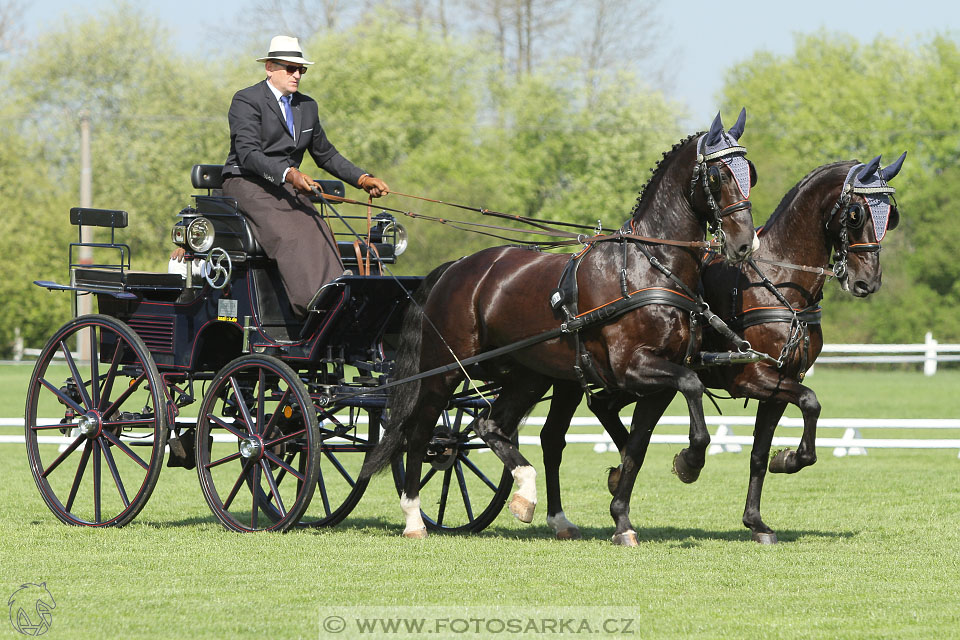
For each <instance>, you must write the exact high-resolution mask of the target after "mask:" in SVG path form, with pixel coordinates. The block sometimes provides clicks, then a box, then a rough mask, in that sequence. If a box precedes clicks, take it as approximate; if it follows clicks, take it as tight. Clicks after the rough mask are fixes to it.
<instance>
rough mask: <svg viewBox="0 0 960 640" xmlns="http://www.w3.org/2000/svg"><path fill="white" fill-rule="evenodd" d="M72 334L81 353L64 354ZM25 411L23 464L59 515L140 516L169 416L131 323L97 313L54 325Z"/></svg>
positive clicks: (96, 522) (81, 518)
mask: <svg viewBox="0 0 960 640" xmlns="http://www.w3.org/2000/svg"><path fill="white" fill-rule="evenodd" d="M75 340H76V341H78V342H77V347H76V349H77V350H79V351H81V352H83V351H87V352H88V354H89V355H88V356H87V357H88V358H89V360H80V359H79V357H78V356H77V355H76V352H75V351H71V344H72V343H74V342H75ZM61 363H63V364H61ZM25 418H26V419H25V421H24V422H25V424H24V426H25V435H26V443H27V456H28V457H29V461H30V471H31V472H32V473H33V477H34V480H36V482H37V487H39V489H40V494H41V495H42V496H43V499H44V501H45V502H46V503H47V506H48V507H50V510H51V511H53V513H54V514H55V515H56V516H57V517H58V518H60V520H62V521H63V522H65V523H67V524H74V525H84V526H89V527H104V526H122V525H124V524H126V523H128V522H130V521H131V520H133V518H134V517H136V515H137V514H138V513H140V510H141V509H143V507H144V505H145V504H146V503H147V500H149V499H150V494H151V493H152V492H153V488H154V487H155V486H156V484H157V477H158V476H159V474H160V469H161V467H162V465H163V451H164V448H165V445H166V442H167V430H168V416H167V411H166V396H165V394H164V392H163V382H162V380H161V378H160V374H159V372H158V371H157V366H156V364H154V362H153V358H152V357H151V356H150V352H149V351H148V350H147V347H146V346H145V345H144V344H143V341H142V340H140V338H139V336H137V334H136V333H135V332H134V331H133V329H131V328H130V327H129V326H127V325H126V324H125V323H123V322H121V321H120V320H117V319H115V318H111V317H109V316H103V315H85V316H82V317H80V318H76V319H74V320H72V321H70V322H68V323H67V324H65V325H64V326H63V327H61V328H60V330H59V331H57V332H56V333H55V334H54V335H53V337H51V338H50V340H49V341H48V342H47V345H46V346H45V347H44V348H43V351H42V352H41V353H40V357H39V359H38V360H37V364H36V366H35V367H34V370H33V375H32V376H31V378H30V385H29V387H28V390H27V405H26V412H25Z"/></svg>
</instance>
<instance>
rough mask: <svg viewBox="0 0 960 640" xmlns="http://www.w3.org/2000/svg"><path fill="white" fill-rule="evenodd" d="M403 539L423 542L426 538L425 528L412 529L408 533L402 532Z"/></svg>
mask: <svg viewBox="0 0 960 640" xmlns="http://www.w3.org/2000/svg"><path fill="white" fill-rule="evenodd" d="M403 537H404V538H409V539H411V540H423V539H424V538H426V537H427V528H426V527H423V528H422V529H412V530H410V531H404V532H403Z"/></svg>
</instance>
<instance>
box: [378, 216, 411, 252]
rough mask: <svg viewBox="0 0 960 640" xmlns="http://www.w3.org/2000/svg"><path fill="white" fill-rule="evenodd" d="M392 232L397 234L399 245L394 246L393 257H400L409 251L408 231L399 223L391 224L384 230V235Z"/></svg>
mask: <svg viewBox="0 0 960 640" xmlns="http://www.w3.org/2000/svg"><path fill="white" fill-rule="evenodd" d="M391 231H395V232H396V234H397V244H396V245H394V248H393V255H395V256H399V255H400V254H402V253H403V252H404V251H406V250H407V230H406V229H404V228H403V225H402V224H400V223H399V222H390V223H389V224H387V225H386V226H385V227H384V228H383V235H388V234H389V233H390V232H391Z"/></svg>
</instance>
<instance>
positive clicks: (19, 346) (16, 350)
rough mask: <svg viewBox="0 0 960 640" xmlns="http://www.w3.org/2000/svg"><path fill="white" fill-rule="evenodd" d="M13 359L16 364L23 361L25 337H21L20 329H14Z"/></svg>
mask: <svg viewBox="0 0 960 640" xmlns="http://www.w3.org/2000/svg"><path fill="white" fill-rule="evenodd" d="M13 359H14V361H16V362H20V361H21V360H23V336H21V335H20V327H14V328H13Z"/></svg>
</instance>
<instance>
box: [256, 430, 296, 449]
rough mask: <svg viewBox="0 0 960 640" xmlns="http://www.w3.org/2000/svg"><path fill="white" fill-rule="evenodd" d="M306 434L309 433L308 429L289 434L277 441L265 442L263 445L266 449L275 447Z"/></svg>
mask: <svg viewBox="0 0 960 640" xmlns="http://www.w3.org/2000/svg"><path fill="white" fill-rule="evenodd" d="M306 432H307V430H306V429H300V431H296V432H294V433H288V434H287V435H285V436H282V437H280V438H277V439H276V440H270V441H267V442H264V443H263V446H264V447H272V446H274V445H278V444H280V443H281V442H286V441H287V440H291V439H293V438H296V437H297V436H302V435H303V434H305V433H306Z"/></svg>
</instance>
